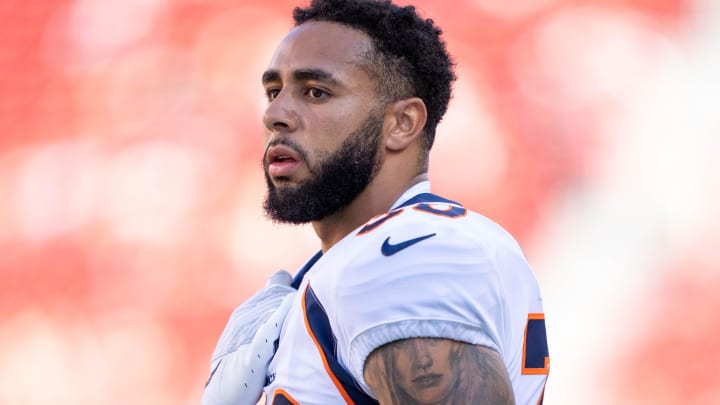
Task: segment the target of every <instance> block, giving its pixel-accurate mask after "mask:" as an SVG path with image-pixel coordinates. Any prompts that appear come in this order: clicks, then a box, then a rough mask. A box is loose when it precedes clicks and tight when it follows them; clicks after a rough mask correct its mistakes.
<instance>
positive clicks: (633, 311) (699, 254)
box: [0, 0, 720, 404]
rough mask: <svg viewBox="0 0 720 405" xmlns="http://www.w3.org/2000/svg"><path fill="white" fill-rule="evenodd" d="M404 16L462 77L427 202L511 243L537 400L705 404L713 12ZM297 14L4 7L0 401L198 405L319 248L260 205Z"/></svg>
mask: <svg viewBox="0 0 720 405" xmlns="http://www.w3.org/2000/svg"><path fill="white" fill-rule="evenodd" d="M400 3H402V4H407V3H408V2H407V1H402V2H400ZM414 4H416V5H417V6H418V9H419V10H420V11H421V13H422V14H423V15H425V16H428V17H432V18H433V19H434V20H435V21H436V22H437V23H438V24H439V25H440V26H441V27H443V30H444V32H445V38H446V41H447V42H448V47H449V50H450V52H451V53H452V54H453V55H454V57H455V59H456V62H457V70H458V74H459V77H460V79H459V80H458V82H457V85H456V89H455V97H454V99H453V101H452V102H451V105H450V110H449V112H448V115H447V116H446V118H445V120H444V121H443V123H442V124H441V127H440V128H439V130H438V138H437V142H436V147H435V149H434V152H433V155H432V160H431V169H430V177H431V180H432V181H433V187H434V189H435V191H436V192H438V193H440V194H443V195H446V196H448V197H450V198H453V199H456V200H460V201H463V202H464V203H465V205H467V206H469V207H470V208H472V209H473V210H475V211H478V212H480V213H483V214H485V215H487V216H489V217H491V218H493V219H494V220H496V221H497V222H499V223H500V224H501V225H503V226H504V227H506V228H507V229H508V230H509V231H510V232H511V233H513V235H515V236H516V237H517V238H518V240H519V241H520V243H521V244H522V245H523V246H524V248H525V250H526V252H527V254H528V257H529V258H530V261H531V264H533V267H534V268H535V271H536V273H537V275H538V278H539V281H540V284H541V288H542V289H543V292H544V295H545V301H546V312H547V320H548V329H549V335H550V336H549V338H550V345H551V346H550V350H551V357H552V370H553V371H552V373H551V377H550V380H549V383H548V387H547V395H546V403H548V404H578V403H582V404H605V403H632V404H645V403H647V404H650V403H652V404H679V403H683V404H707V403H717V402H720V388H718V387H720V374H718V373H716V372H715V371H713V370H714V365H715V364H716V363H717V361H718V360H720V350H718V349H715V348H714V346H715V345H714V340H715V339H714V336H715V335H717V334H718V333H719V332H720V323H719V322H718V321H717V317H716V316H715V312H717V310H718V309H720V299H719V298H718V297H717V295H716V294H715V291H714V290H715V286H717V285H718V282H719V281H720V265H719V264H718V263H720V260H718V259H720V257H719V256H720V255H719V254H718V250H717V248H716V246H715V245H716V244H717V241H718V240H720V220H719V219H718V218H720V215H719V214H720V209H719V208H718V207H720V176H719V175H718V173H720V164H719V163H718V161H717V159H715V155H716V152H718V151H720V147H719V146H720V145H718V143H719V142H718V140H717V139H718V137H717V136H716V135H718V130H719V129H720V119H719V118H718V114H717V112H716V111H715V107H714V106H715V105H717V104H715V102H716V101H717V94H720V77H719V76H718V75H717V73H716V72H718V71H720V58H718V55H720V53H718V52H717V50H718V49H720V28H718V27H720V6H719V4H720V3H717V2H715V1H713V0H657V1H656V0H541V1H538V0H522V1H520V0H517V1H499V0H463V1H456V2H453V4H452V7H448V5H447V4H445V3H444V2H434V1H430V0H418V1H416V2H415V3H414ZM295 5H296V3H295V2H291V1H284V0H283V1H272V2H259V1H240V0H234V1H229V0H218V1H199V0H173V1H170V0H127V1H122V2H118V1H112V0H52V1H48V0H38V1H34V2H30V3H28V2H20V1H18V0H10V1H8V0H5V1H3V2H2V3H0V21H2V25H1V26H0V403H2V404H41V403H43V404H45V403H53V404H65V403H68V404H70V403H72V404H100V403H102V404H112V403H118V404H120V403H133V404H145V403H147V404H179V403H180V404H182V403H187V404H191V403H199V400H200V395H201V391H202V386H203V383H204V380H205V378H206V375H207V372H208V361H209V356H210V353H211V352H212V349H213V347H214V344H215V341H216V339H217V337H218V336H219V333H220V332H221V330H222V328H223V326H224V323H225V321H226V319H227V317H228V316H229V314H230V312H231V310H232V308H233V307H234V306H235V305H237V304H238V303H240V302H242V301H243V300H244V299H245V298H246V297H247V296H248V295H249V294H251V293H252V292H253V291H254V290H255V289H256V288H258V287H259V286H261V285H262V284H263V283H264V279H265V277H266V276H267V275H268V274H269V273H270V272H272V271H274V270H275V269H277V268H281V267H282V268H287V269H290V270H294V269H296V268H297V267H298V266H299V265H301V264H302V263H303V261H304V260H305V259H306V258H307V257H309V256H310V255H311V254H312V253H314V252H315V251H316V249H317V248H318V244H317V242H316V239H315V236H314V234H313V233H312V230H311V229H310V228H308V227H283V226H276V225H272V224H270V223H269V222H268V221H267V220H266V219H265V218H264V217H263V213H262V210H261V202H262V198H263V193H264V185H263V178H262V172H261V168H260V164H259V159H260V155H261V152H262V145H261V133H262V128H261V122H260V117H261V114H262V110H263V108H264V98H263V94H262V88H261V86H260V74H261V72H262V71H263V69H264V67H265V64H266V63H267V62H268V61H269V58H270V56H271V55H272V52H273V49H274V47H275V45H276V44H277V42H278V41H279V40H280V39H281V38H282V37H283V36H284V34H285V33H286V32H287V31H288V30H289V29H290V28H291V19H290V13H291V10H292V7H294V6H295Z"/></svg>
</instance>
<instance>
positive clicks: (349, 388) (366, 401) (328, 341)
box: [303, 285, 379, 405]
mask: <svg viewBox="0 0 720 405" xmlns="http://www.w3.org/2000/svg"><path fill="white" fill-rule="evenodd" d="M303 298H304V300H305V311H306V313H305V316H306V319H307V322H308V327H309V328H310V332H311V333H312V334H313V335H314V339H315V341H316V342H317V344H318V345H319V346H320V348H321V350H322V353H321V354H322V355H323V356H324V357H325V360H326V361H327V367H328V368H329V370H328V372H330V373H332V374H333V375H334V377H335V378H336V379H337V382H339V383H340V385H341V386H342V389H344V390H345V393H347V396H348V397H350V399H351V400H352V402H353V403H354V404H355V405H377V404H379V402H377V401H375V400H374V399H373V398H372V397H370V396H369V395H367V394H366V393H365V392H363V390H362V389H361V388H360V386H359V385H358V383H357V382H356V381H355V379H354V378H353V377H352V376H351V375H350V373H349V372H348V371H347V370H346V369H345V368H344V367H343V366H342V365H341V364H340V362H339V361H338V359H337V341H336V339H335V336H334V335H333V332H332V329H331V327H330V320H329V319H328V316H327V313H326V312H325V309H324V308H323V306H322V304H321V303H320V301H319V300H318V298H317V296H316V295H315V292H313V290H312V288H310V286H309V285H308V287H307V289H306V290H305V296H304V297H303ZM332 377H333V376H331V378H332ZM338 388H340V387H338ZM341 394H342V393H341ZM343 396H344V395H343Z"/></svg>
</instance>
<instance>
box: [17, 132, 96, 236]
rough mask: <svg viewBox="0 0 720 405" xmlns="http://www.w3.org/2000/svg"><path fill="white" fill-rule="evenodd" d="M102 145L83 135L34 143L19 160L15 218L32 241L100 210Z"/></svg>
mask: <svg viewBox="0 0 720 405" xmlns="http://www.w3.org/2000/svg"><path fill="white" fill-rule="evenodd" d="M97 153H98V150H97V147H96V146H94V145H92V144H90V143H86V142H83V141H81V140H75V141H65V142H57V143H53V144H49V145H42V146H37V147H34V148H30V149H29V150H28V151H27V152H25V153H24V158H22V159H21V161H20V163H19V164H18V167H17V170H16V173H17V177H16V179H15V181H14V186H13V187H12V188H11V189H10V190H9V191H10V197H11V199H12V202H13V203H12V215H11V220H12V221H13V222H14V226H15V227H16V228H17V230H18V232H19V233H20V235H22V236H23V237H25V238H27V239H28V240H31V241H43V240H46V239H48V238H52V237H55V236H59V235H62V234H65V233H68V232H73V231H75V230H77V229H78V228H80V227H81V226H83V225H84V224H86V223H87V222H88V221H89V220H90V219H91V217H92V215H93V214H94V208H95V204H96V197H97V195H96V193H97V190H98V187H99V181H100V178H99V173H98V168H99V166H100V164H99V156H98V155H97Z"/></svg>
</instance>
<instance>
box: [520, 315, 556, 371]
mask: <svg viewBox="0 0 720 405" xmlns="http://www.w3.org/2000/svg"><path fill="white" fill-rule="evenodd" d="M549 372H550V354H549V351H548V342H547V334H546V332H545V314H528V322H527V326H526V327H525V341H524V342H523V360H522V374H545V375H547V374H548V373H549Z"/></svg>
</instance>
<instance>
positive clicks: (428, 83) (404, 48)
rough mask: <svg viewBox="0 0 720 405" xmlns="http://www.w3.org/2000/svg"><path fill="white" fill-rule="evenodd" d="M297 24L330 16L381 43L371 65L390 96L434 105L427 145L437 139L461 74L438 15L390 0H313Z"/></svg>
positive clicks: (298, 11)
mask: <svg viewBox="0 0 720 405" xmlns="http://www.w3.org/2000/svg"><path fill="white" fill-rule="evenodd" d="M293 19H294V20H295V26H298V25H301V24H303V23H305V22H308V21H328V22H335V23H339V24H343V25H345V26H348V27H351V28H353V29H357V30H359V31H362V32H364V33H365V34H366V35H368V36H369V37H370V39H371V40H372V42H373V45H374V46H375V53H376V54H375V55H369V58H370V63H369V66H368V68H369V69H370V70H371V73H372V74H373V76H374V77H375V79H376V88H377V90H378V92H379V93H380V94H381V95H383V96H384V97H385V98H386V99H387V101H397V100H401V99H404V98H409V97H419V98H420V99H422V100H423V102H424V103H425V106H426V108H427V111H428V116H427V123H426V124H425V130H424V147H425V150H426V151H428V150H430V148H431V147H432V144H433V142H434V140H435V128H436V127H437V124H438V123H439V122H440V120H441V119H442V117H443V115H444V114H445V111H447V107H448V103H449V102H450V97H451V96H452V83H453V81H454V80H455V72H454V66H455V64H454V62H453V61H452V58H451V57H450V55H449V54H448V52H447V49H446V47H445V42H444V41H443V40H442V39H441V38H440V36H441V35H442V30H440V28H438V27H437V26H435V24H434V22H433V20H431V19H422V18H420V17H419V16H418V14H417V12H416V10H415V7H414V6H405V7H401V6H398V5H395V4H393V3H392V2H391V1H390V0H312V2H311V3H310V6H309V7H307V8H300V7H296V8H295V10H294V11H293Z"/></svg>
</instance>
